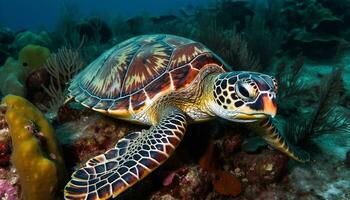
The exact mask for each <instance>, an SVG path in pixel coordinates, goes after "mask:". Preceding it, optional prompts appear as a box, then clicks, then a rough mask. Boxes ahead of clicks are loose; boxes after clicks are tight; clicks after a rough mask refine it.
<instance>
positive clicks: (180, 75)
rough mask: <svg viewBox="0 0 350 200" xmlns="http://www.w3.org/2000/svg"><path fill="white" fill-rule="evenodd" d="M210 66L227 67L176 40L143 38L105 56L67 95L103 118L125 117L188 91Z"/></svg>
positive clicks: (203, 51) (81, 75)
mask: <svg viewBox="0 0 350 200" xmlns="http://www.w3.org/2000/svg"><path fill="white" fill-rule="evenodd" d="M207 64H216V65H219V66H225V64H224V62H223V61H222V60H221V59H220V58H219V57H217V56H216V55H215V54H214V53H212V52H211V51H210V50H209V49H207V48H206V47H205V46H204V45H202V44H200V43H197V42H194V41H192V40H189V39H186V38H182V37H178V36H173V35H162V34H160V35H145V36H138V37H134V38H131V39H129V40H126V41H124V42H122V43H120V44H118V45H116V46H114V47H113V48H111V49H110V50H108V51H106V52H105V53H103V54H102V55H101V56H100V57H98V58H97V59H96V60H95V61H93V62H92V63H91V64H89V65H88V66H87V67H86V68H85V69H84V70H83V71H82V72H80V73H79V74H78V75H77V76H76V77H74V79H73V80H72V83H71V84H70V87H69V88H68V91H69V95H70V96H71V97H74V98H75V100H76V101H78V102H80V103H82V104H83V105H84V106H87V107H89V108H92V109H94V110H96V111H99V112H109V113H111V114H119V115H124V114H125V115H127V114H129V113H130V111H133V112H138V111H141V110H142V109H143V108H144V107H146V106H147V105H149V103H151V102H153V99H154V98H157V94H165V93H167V92H169V91H171V90H177V89H180V88H183V87H186V86H187V85H188V84H190V83H191V82H192V81H193V79H194V78H195V77H196V76H197V74H198V72H199V70H200V69H201V68H203V67H204V66H205V65H207Z"/></svg>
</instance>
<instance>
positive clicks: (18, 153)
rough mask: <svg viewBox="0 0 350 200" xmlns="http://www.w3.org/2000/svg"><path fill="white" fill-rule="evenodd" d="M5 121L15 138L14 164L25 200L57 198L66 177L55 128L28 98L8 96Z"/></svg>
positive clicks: (13, 139) (12, 136) (13, 141)
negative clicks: (57, 192) (58, 190)
mask: <svg viewBox="0 0 350 200" xmlns="http://www.w3.org/2000/svg"><path fill="white" fill-rule="evenodd" d="M2 104H4V105H5V106H6V107H7V110H6V121H7V123H8V125H9V129H10V134H11V138H12V145H13V153H12V162H13V164H14V165H15V167H16V169H17V172H18V174H19V176H20V183H21V188H22V191H23V197H24V199H25V200H41V199H43V200H44V199H45V200H47V199H55V195H56V191H57V189H58V188H59V187H60V186H62V184H63V183H62V182H61V181H62V180H64V178H65V169H64V163H63V159H62V157H61V155H60V152H59V149H58V146H57V143H56V138H55V135H54V131H53V128H52V127H51V125H50V124H49V123H48V122H47V120H46V119H45V117H44V116H43V114H42V113H41V112H40V111H39V110H38V109H37V108H36V107H35V106H34V105H32V104H31V103H30V102H28V101H27V100H26V99H24V98H22V97H19V96H14V95H7V96H6V97H4V98H3V100H2Z"/></svg>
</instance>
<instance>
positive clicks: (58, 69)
mask: <svg viewBox="0 0 350 200" xmlns="http://www.w3.org/2000/svg"><path fill="white" fill-rule="evenodd" d="M83 66H84V62H83V61H82V59H81V57H80V55H79V52H78V51H76V50H73V49H68V48H66V47H63V48H61V49H59V50H58V52H57V53H54V54H52V55H51V56H50V57H49V58H48V60H47V62H46V64H45V68H46V70H47V71H48V72H49V74H50V75H51V79H50V83H51V84H50V85H49V86H48V87H46V86H43V87H44V90H45V92H46V93H47V94H48V95H49V96H50V97H51V101H50V102H49V107H48V108H47V110H49V111H52V112H55V113H57V110H58V108H59V107H60V106H61V105H62V104H63V102H64V94H63V93H64V88H65V85H66V84H67V83H68V82H69V81H70V80H71V78H72V77H73V76H74V75H75V74H76V73H77V72H78V71H79V70H80V69H81V68H82V67H83Z"/></svg>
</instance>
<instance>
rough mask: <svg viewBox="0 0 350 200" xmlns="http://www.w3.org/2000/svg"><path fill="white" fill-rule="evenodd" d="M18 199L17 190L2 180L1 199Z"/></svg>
mask: <svg viewBox="0 0 350 200" xmlns="http://www.w3.org/2000/svg"><path fill="white" fill-rule="evenodd" d="M18 197H19V196H18V194H17V189H16V188H15V187H14V186H13V185H12V184H11V183H10V182H9V181H7V180H3V179H0V198H1V199H6V200H16V199H18Z"/></svg>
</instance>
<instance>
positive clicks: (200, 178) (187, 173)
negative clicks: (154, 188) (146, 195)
mask: <svg viewBox="0 0 350 200" xmlns="http://www.w3.org/2000/svg"><path fill="white" fill-rule="evenodd" d="M169 176H171V177H166V179H170V180H166V182H167V184H166V186H165V187H164V188H163V189H162V190H160V191H158V192H156V193H155V194H153V195H152V196H151V198H150V199H152V200H161V199H184V200H190V199H205V197H206V196H207V195H208V193H209V191H210V190H209V186H210V179H209V178H208V175H207V174H206V173H205V172H204V171H202V170H200V168H199V167H198V166H189V167H182V168H180V169H178V170H176V171H174V172H170V173H169Z"/></svg>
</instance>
